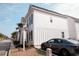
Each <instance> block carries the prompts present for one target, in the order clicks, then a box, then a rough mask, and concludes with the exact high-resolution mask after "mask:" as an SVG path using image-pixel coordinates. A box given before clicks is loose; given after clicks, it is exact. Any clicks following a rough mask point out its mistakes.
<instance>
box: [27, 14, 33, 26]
mask: <svg viewBox="0 0 79 59" xmlns="http://www.w3.org/2000/svg"><path fill="white" fill-rule="evenodd" d="M31 24H33V14H32V15H31V16H30V17H29V19H28V26H29V25H31Z"/></svg>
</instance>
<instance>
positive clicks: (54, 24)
mask: <svg viewBox="0 0 79 59" xmlns="http://www.w3.org/2000/svg"><path fill="white" fill-rule="evenodd" d="M25 20H26V24H25V25H27V34H26V36H27V38H26V42H27V43H29V44H32V45H34V47H39V46H40V45H41V43H43V42H45V41H47V40H49V39H51V38H73V39H79V19H77V18H74V17H71V16H68V15H63V14H60V13H57V12H55V11H50V10H47V9H44V8H41V7H38V6H34V5H31V6H30V7H29V10H28V13H27V15H26V16H25Z"/></svg>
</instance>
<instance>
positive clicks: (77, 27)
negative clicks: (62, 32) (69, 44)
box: [75, 23, 79, 40]
mask: <svg viewBox="0 0 79 59" xmlns="http://www.w3.org/2000/svg"><path fill="white" fill-rule="evenodd" d="M75 24H76V34H77V39H78V40H79V23H75Z"/></svg>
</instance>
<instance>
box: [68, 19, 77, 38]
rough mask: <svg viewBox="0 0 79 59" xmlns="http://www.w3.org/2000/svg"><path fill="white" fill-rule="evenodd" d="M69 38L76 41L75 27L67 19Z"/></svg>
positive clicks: (72, 20)
mask: <svg viewBox="0 0 79 59" xmlns="http://www.w3.org/2000/svg"><path fill="white" fill-rule="evenodd" d="M68 30H69V38H72V39H76V25H75V21H74V19H72V18H68Z"/></svg>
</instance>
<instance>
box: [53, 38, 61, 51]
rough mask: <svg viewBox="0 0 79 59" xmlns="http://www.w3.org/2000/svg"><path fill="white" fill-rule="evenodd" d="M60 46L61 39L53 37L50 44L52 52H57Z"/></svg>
mask: <svg viewBox="0 0 79 59" xmlns="http://www.w3.org/2000/svg"><path fill="white" fill-rule="evenodd" d="M61 47H62V40H61V39H55V40H54V43H53V44H52V50H53V52H58V51H59V49H60V48H61Z"/></svg>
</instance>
